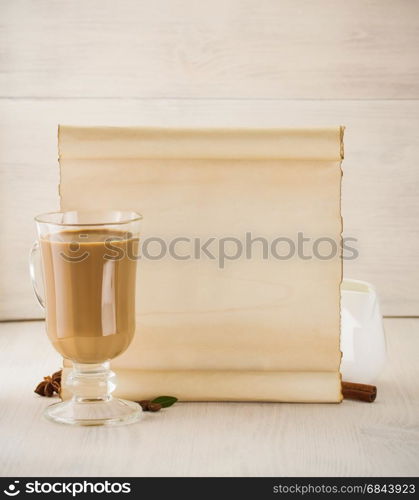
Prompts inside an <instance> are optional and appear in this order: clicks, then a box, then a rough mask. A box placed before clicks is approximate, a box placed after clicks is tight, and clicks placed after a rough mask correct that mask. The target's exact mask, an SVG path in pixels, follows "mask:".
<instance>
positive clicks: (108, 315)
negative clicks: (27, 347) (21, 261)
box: [30, 211, 142, 425]
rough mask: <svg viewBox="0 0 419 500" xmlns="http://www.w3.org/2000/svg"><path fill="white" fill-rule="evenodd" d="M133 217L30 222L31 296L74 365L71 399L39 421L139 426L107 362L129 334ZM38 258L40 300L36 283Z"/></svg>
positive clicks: (91, 215)
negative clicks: (33, 235) (33, 232)
mask: <svg viewBox="0 0 419 500" xmlns="http://www.w3.org/2000/svg"><path fill="white" fill-rule="evenodd" d="M141 219H142V217H141V215H139V214H137V213H135V212H127V211H103V212H76V211H70V212H56V213H48V214H44V215H39V216H38V217H35V221H36V226H37V231H38V240H37V241H35V243H34V245H33V247H32V250H31V254H30V273H31V278H32V283H33V287H34V291H35V294H36V297H37V299H38V301H39V303H40V305H41V307H43V308H44V309H45V314H46V329H47V333H48V337H49V339H50V341H51V342H52V345H53V346H54V347H55V349H56V350H57V351H58V352H59V353H60V354H61V355H62V356H63V357H64V358H66V359H68V360H71V361H72V362H73V370H72V372H71V373H70V374H69V376H68V378H67V382H66V383H67V387H68V388H69V389H70V391H71V392H72V393H73V397H72V399H70V400H69V401H64V402H61V403H56V404H53V405H51V406H49V407H47V409H46V410H45V416H46V417H47V418H48V419H50V420H53V421H55V422H60V423H64V424H73V425H112V424H121V423H128V422H133V421H135V420H138V419H139V418H140V416H141V412H142V409H141V406H140V405H139V404H136V403H134V402H131V401H125V400H122V399H116V398H114V397H112V394H111V393H112V391H113V390H114V389H115V374H114V373H113V372H112V371H111V370H110V369H109V360H111V359H112V358H115V357H116V356H118V355H120V354H121V353H123V352H124V351H125V350H126V349H127V347H128V346H129V344H130V343H131V340H132V339H133V336H134V333H135V300H136V282H137V280H136V272H137V260H138V248H139V244H138V242H139V226H140V221H141ZM39 251H40V254H41V260H42V271H43V272H42V274H43V285H44V287H43V288H44V295H45V297H44V298H43V297H42V294H41V292H40V288H39V286H38V282H37V277H36V274H37V273H36V258H37V254H38V253H39Z"/></svg>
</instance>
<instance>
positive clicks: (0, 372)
mask: <svg viewBox="0 0 419 500" xmlns="http://www.w3.org/2000/svg"><path fill="white" fill-rule="evenodd" d="M385 327H386V332H387V342H388V350H389V360H388V364H387V366H386V369H385V370H384V372H383V373H382V375H381V377H380V379H379V380H378V382H377V385H378V396H377V400H376V401H375V402H374V403H372V404H368V403H361V402H357V401H344V402H343V403H342V404H341V405H321V404H280V403H182V404H180V403H177V404H176V405H175V406H173V407H172V408H169V409H167V410H163V411H162V412H160V413H156V414H149V413H148V414H145V417H144V419H143V421H142V422H139V423H138V424H134V425H131V426H127V427H120V428H69V427H65V426H60V425H58V424H52V423H50V422H47V421H45V420H44V419H43V418H42V416H41V414H42V411H43V409H44V408H45V406H47V405H48V404H51V402H52V401H53V400H48V399H42V398H40V397H38V396H37V395H35V394H34V393H33V392H32V391H33V388H34V384H36V383H37V381H38V380H39V379H41V378H42V376H44V375H46V374H48V373H51V372H52V371H55V370H56V369H57V367H58V366H59V357H58V355H57V354H56V353H55V352H54V351H53V348H52V346H51V345H50V344H49V343H48V340H47V336H46V334H45V333H44V324H43V322H34V323H31V322H25V323H12V324H10V323H9V324H8V323H3V324H1V325H0V376H1V378H2V380H7V381H8V383H7V384H4V386H3V389H2V394H1V404H0V424H1V425H0V442H1V447H0V471H1V473H0V474H1V475H3V476H78V475H80V476H101V477H106V476H278V477H280V476H417V475H418V474H419V418H418V415H419V412H418V409H419V390H418V384H417V380H418V378H419V367H418V364H417V351H418V349H419V336H418V335H417V329H418V327H419V320H411V319H410V320H409V319H391V320H390V319H387V320H386V321H385ZM163 448H164V453H163V455H162V449H163Z"/></svg>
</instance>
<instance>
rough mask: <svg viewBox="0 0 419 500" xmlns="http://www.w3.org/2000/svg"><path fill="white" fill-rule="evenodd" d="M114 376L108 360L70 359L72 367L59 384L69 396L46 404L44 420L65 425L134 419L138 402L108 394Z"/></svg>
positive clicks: (128, 421)
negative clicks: (90, 362)
mask: <svg viewBox="0 0 419 500" xmlns="http://www.w3.org/2000/svg"><path fill="white" fill-rule="evenodd" d="M115 386H116V376H115V373H114V372H113V371H111V370H110V369H109V362H105V363H96V364H93V363H92V364H82V363H73V369H72V371H71V372H70V373H69V375H68V377H67V378H66V380H64V379H63V380H62V387H63V388H64V387H65V388H66V389H68V390H69V391H70V392H71V393H72V394H73V397H72V398H71V399H69V400H68V401H64V402H62V403H56V404H53V405H51V406H48V408H46V410H45V412H44V416H45V417H46V418H47V419H48V420H52V421H53V422H58V423H60V424H68V425H122V424H129V423H133V422H136V421H138V420H139V419H140V418H141V416H142V411H143V410H142V408H141V406H140V405H139V404H138V403H135V402H133V401H126V400H125V399H118V398H114V397H113V396H112V394H111V393H112V391H113V390H114V389H115Z"/></svg>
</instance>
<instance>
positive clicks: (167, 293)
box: [59, 126, 342, 402]
mask: <svg viewBox="0 0 419 500" xmlns="http://www.w3.org/2000/svg"><path fill="white" fill-rule="evenodd" d="M59 150H60V166H61V184H60V194H61V208H62V209H63V210H70V209H78V210H82V209H112V208H115V209H129V210H136V211H138V212H140V213H141V214H142V215H143V216H144V221H143V226H142V237H143V240H144V239H147V238H150V237H155V238H161V239H163V240H164V241H166V242H168V243H169V242H170V241H173V239H174V238H176V237H186V238H191V239H193V238H198V237H199V238H201V241H202V242H203V241H205V240H206V239H207V238H215V242H214V243H213V245H212V246H210V247H208V248H210V249H211V250H213V253H214V254H217V248H218V247H217V245H218V241H219V239H220V238H226V237H228V238H237V239H238V240H241V241H243V243H244V241H245V234H246V233H250V234H251V237H252V238H258V237H264V238H266V240H267V241H269V242H272V241H273V240H275V238H278V237H282V238H289V239H290V240H292V241H294V242H295V244H296V243H297V234H298V233H301V234H303V235H304V237H307V238H310V242H311V243H310V244H308V245H307V250H306V251H305V253H306V254H307V255H311V258H305V259H303V258H301V257H300V256H298V253H297V250H296V251H295V255H293V256H292V257H290V258H288V259H278V258H274V257H273V256H270V258H268V259H263V258H262V251H261V246H258V244H257V242H255V243H254V244H253V245H252V258H246V257H245V256H244V255H242V256H241V257H240V258H238V259H236V260H228V259H226V260H225V262H224V265H223V266H220V263H219V259H218V257H219V256H218V255H216V259H214V260H212V259H210V258H208V257H206V256H203V257H201V258H200V259H197V258H190V259H188V260H176V259H173V258H172V257H170V256H167V255H166V256H165V257H164V258H162V259H159V260H150V259H145V258H142V259H141V261H140V262H139V280H140V283H139V284H140V287H139V296H138V318H137V333H136V337H135V339H134V341H133V343H132V345H131V346H130V348H129V349H128V351H127V352H126V353H124V354H123V355H122V356H120V357H119V358H118V359H116V360H115V361H114V362H113V363H112V365H113V368H114V369H115V370H116V371H117V373H118V374H119V376H120V385H119V387H118V393H119V394H123V395H125V396H127V397H128V396H129V397H131V398H132V399H136V398H140V397H143V396H144V397H146V396H149V395H153V394H156V393H157V392H169V389H170V392H171V393H176V394H175V395H178V396H179V397H180V398H181V399H184V400H188V399H193V400H205V399H208V400H217V399H220V400H240V399H242V400H272V401H330V402H333V401H340V399H341V394H340V376H339V364H340V351H339V332H340V325H339V322H340V304H339V303H340V292H339V285H340V281H341V260H340V252H339V251H337V252H336V253H335V255H334V256H333V257H332V258H329V259H321V258H317V257H316V256H313V253H312V252H311V253H310V250H309V249H310V248H312V244H313V242H314V241H316V240H318V239H319V238H329V239H331V240H333V241H334V242H336V244H337V245H340V238H341V236H340V235H341V229H342V227H341V216H340V183H341V169H340V162H341V158H342V130H341V129H340V128H339V127H337V128H335V129H325V130H236V129H235V130H199V129H198V130H181V129H173V130H171V129H140V128H111V127H110V128H106V127H97V128H93V127H90V128H81V127H80V128H79V127H64V126H61V127H60V131H59ZM284 245H285V246H284ZM324 245H325V246H322V245H319V246H318V251H319V253H320V254H323V255H327V254H328V253H330V246H328V245H327V243H325V244H324ZM150 248H151V246H150ZM156 248H158V247H156ZM176 248H177V251H178V253H179V254H182V253H185V252H187V251H188V249H189V250H190V246H188V245H187V244H186V243H179V244H178V245H177V247H176ZM235 248H236V247H235V246H234V244H233V246H232V247H228V250H229V251H230V252H232V253H234V250H235ZM277 248H278V249H279V252H280V254H282V255H285V254H287V253H288V250H289V249H290V247H289V245H287V244H285V243H284V244H283V245H282V246H281V245H279V246H278V247H277ZM157 253H158V252H157ZM165 388H166V390H164V389H165Z"/></svg>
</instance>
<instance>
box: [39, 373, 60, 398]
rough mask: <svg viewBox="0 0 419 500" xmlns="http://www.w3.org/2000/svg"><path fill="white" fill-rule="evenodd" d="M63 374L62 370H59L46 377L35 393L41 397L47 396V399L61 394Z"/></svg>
mask: <svg viewBox="0 0 419 500" xmlns="http://www.w3.org/2000/svg"><path fill="white" fill-rule="evenodd" d="M61 374H62V370H59V371H58V372H55V373H53V374H52V375H51V376H47V377H44V380H43V381H42V382H40V383H39V384H38V385H37V386H36V389H35V392H36V393H37V394H39V395H40V396H46V397H47V398H50V397H52V396H54V393H56V394H60V392H61Z"/></svg>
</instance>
